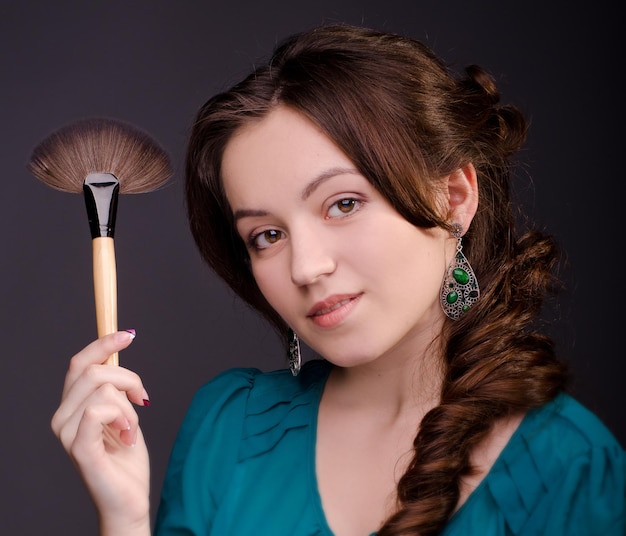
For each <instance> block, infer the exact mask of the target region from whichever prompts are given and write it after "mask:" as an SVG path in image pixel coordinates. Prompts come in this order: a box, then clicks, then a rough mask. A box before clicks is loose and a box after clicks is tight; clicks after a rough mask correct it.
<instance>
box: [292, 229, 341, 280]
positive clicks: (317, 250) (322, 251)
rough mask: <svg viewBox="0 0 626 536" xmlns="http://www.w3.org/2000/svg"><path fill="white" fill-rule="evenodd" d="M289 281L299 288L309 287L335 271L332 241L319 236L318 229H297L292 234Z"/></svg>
mask: <svg viewBox="0 0 626 536" xmlns="http://www.w3.org/2000/svg"><path fill="white" fill-rule="evenodd" d="M290 246H291V281H292V282H293V284H294V285H297V286H299V287H301V286H306V285H311V284H313V283H315V282H316V281H317V280H318V279H319V278H320V277H322V276H325V275H329V274H331V273H333V272H334V271H335V267H336V260H335V255H334V254H333V248H332V240H329V239H328V237H326V238H325V237H324V236H323V233H321V234H320V231H319V229H318V230H317V231H316V232H313V229H299V230H298V231H297V232H292V233H291V237H290Z"/></svg>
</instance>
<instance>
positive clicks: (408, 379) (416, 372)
mask: <svg viewBox="0 0 626 536" xmlns="http://www.w3.org/2000/svg"><path fill="white" fill-rule="evenodd" d="M432 341H433V338H429V339H428V342H427V343H424V342H423V343H421V344H420V343H416V342H415V341H405V342H404V343H403V344H402V345H399V346H398V347H397V348H394V349H393V350H392V351H390V352H388V353H387V354H385V355H383V356H380V357H379V358H377V359H376V360H375V361H372V362H369V363H366V364H363V365H358V366H354V367H336V368H335V369H333V371H332V372H331V375H330V378H329V380H328V385H327V391H328V393H327V394H328V396H332V398H333V399H334V401H335V402H337V403H338V404H341V406H340V407H344V408H346V409H352V410H374V411H375V412H376V413H379V414H381V416H383V415H384V416H386V418H390V419H393V418H395V417H397V416H399V415H401V414H404V413H406V412H410V413H411V414H412V415H415V414H416V413H418V414H421V415H423V414H424V413H426V412H427V411H428V410H429V409H431V408H433V407H434V406H436V405H437V404H438V403H439V399H440V392H441V385H442V381H443V374H444V370H443V366H442V360H441V351H440V344H439V343H438V342H437V341H435V342H432Z"/></svg>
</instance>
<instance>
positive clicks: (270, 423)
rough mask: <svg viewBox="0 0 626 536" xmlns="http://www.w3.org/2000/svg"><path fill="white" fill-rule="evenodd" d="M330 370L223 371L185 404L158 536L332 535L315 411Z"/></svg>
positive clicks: (312, 366) (313, 366) (322, 366)
mask: <svg viewBox="0 0 626 536" xmlns="http://www.w3.org/2000/svg"><path fill="white" fill-rule="evenodd" d="M329 372H330V365H329V364H328V363H327V362H325V361H321V360H320V361H317V360H316V361H310V362H307V363H306V364H305V365H304V367H303V369H302V371H301V373H300V375H299V376H298V377H296V378H294V377H293V376H292V375H291V373H290V372H289V371H276V372H271V373H262V372H261V371H259V370H257V369H234V370H229V371H226V372H225V373H223V374H221V375H219V376H217V377H216V378H215V379H214V380H212V381H210V382H209V383H207V384H206V385H205V386H203V387H202V388H201V389H200V390H199V391H198V393H197V394H196V396H195V397H194V400H193V401H192V404H191V406H190V409H189V411H188V414H187V416H186V417H185V420H184V422H183V425H182V427H181V430H180V432H179V435H178V437H177V440H176V443H175V445H174V449H173V450H172V454H171V458H170V463H169V466H168V471H167V474H166V478H165V484H164V487H163V491H162V494H161V504H160V506H159V511H158V513H157V522H156V527H155V534H157V535H168V536H170V535H178V534H181V535H182V534H186V535H192V534H193V535H200V534H202V535H215V536H217V535H219V536H228V535H244V534H255V535H263V534H268V535H269V534H271V535H272V536H280V535H283V534H284V535H285V536H296V535H297V536H300V535H302V536H332V532H331V531H330V528H329V527H328V525H327V523H326V520H325V517H324V514H323V511H322V508H321V501H320V498H319V494H318V491H317V481H316V478H315V468H314V460H315V452H314V449H315V434H316V429H317V408H318V406H319V400H320V397H321V392H322V390H323V387H324V384H325V382H326V378H327V377H328V373H329Z"/></svg>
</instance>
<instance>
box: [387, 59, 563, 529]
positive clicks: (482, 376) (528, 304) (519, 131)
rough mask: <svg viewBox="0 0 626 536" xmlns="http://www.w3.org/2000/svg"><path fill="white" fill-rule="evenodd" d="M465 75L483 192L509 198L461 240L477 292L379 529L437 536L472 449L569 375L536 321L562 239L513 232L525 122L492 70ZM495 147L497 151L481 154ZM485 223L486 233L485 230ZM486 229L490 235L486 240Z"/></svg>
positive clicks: (468, 469) (454, 332) (451, 337)
mask: <svg viewBox="0 0 626 536" xmlns="http://www.w3.org/2000/svg"><path fill="white" fill-rule="evenodd" d="M467 72H468V75H469V79H466V80H463V81H461V82H460V83H459V86H460V87H461V88H462V90H463V91H465V92H466V94H467V93H470V94H471V95H474V96H477V97H476V98H478V99H482V102H483V104H485V103H488V108H489V113H484V114H483V123H482V125H481V124H479V123H477V124H473V125H471V127H472V130H473V131H474V132H475V133H478V132H482V134H481V135H480V136H478V137H476V138H474V137H473V136H472V138H473V139H474V140H475V141H474V144H475V146H476V147H479V148H480V150H482V151H483V156H482V158H481V157H477V158H474V159H473V161H475V162H477V164H478V165H477V169H478V173H479V180H480V181H481V182H480V187H481V194H480V195H481V199H483V198H486V197H493V198H497V199H505V200H506V201H507V203H504V204H502V205H501V206H499V207H498V206H493V205H494V203H485V204H488V205H491V206H489V209H490V210H491V212H492V213H491V214H489V215H485V214H484V212H483V213H481V211H480V208H479V212H478V213H477V215H476V217H475V220H474V222H473V223H472V227H471V228H470V231H468V233H467V234H466V237H465V239H464V240H465V243H464V251H465V252H467V255H468V257H469V258H470V262H471V263H472V266H473V267H474V270H475V272H476V274H477V277H478V280H479V284H480V285H481V297H480V300H479V301H478V302H477V303H476V304H475V305H474V306H473V308H472V310H471V311H470V312H469V313H467V314H466V315H465V316H463V317H461V319H459V320H458V321H456V322H450V323H449V324H448V325H447V326H446V332H445V333H444V336H445V338H444V340H445V341H446V343H445V349H444V363H445V377H444V381H443V385H442V389H441V399H440V403H439V405H438V406H437V407H435V408H433V409H432V410H431V411H429V412H428V413H427V414H426V415H425V417H424V418H423V420H422V422H421V425H420V429H419V433H418V434H417V436H416V437H415V440H414V442H413V448H414V451H413V459H412V461H411V463H410V464H409V467H408V469H407V471H406V472H405V474H404V475H403V476H402V478H401V479H400V481H399V483H398V488H397V495H398V505H399V506H398V511H397V512H396V513H395V514H394V515H393V516H391V517H390V518H389V519H388V520H387V521H386V523H385V524H384V526H383V527H382V528H381V530H380V531H379V532H378V535H379V536H390V535H394V536H400V535H409V534H411V535H415V534H419V535H420V536H428V535H434V534H438V533H439V532H440V531H441V530H442V529H443V527H444V526H445V524H446V523H447V521H448V520H449V518H450V516H451V515H452V512H453V511H454V509H455V508H456V506H457V504H458V501H459V496H460V484H461V478H462V477H464V476H468V475H471V474H472V471H473V468H472V466H471V462H470V456H471V453H472V451H473V449H474V448H475V447H476V445H478V444H479V443H480V442H481V440H483V439H484V438H485V437H486V435H487V434H488V433H489V432H490V430H491V427H492V425H493V424H494V422H495V421H496V420H497V419H500V418H504V417H507V416H509V415H512V414H514V413H519V412H525V411H528V410H529V409H531V408H534V407H538V406H541V405H542V404H545V403H546V402H548V401H549V400H551V399H552V398H553V397H554V396H556V394H557V393H558V392H559V391H560V390H561V389H562V388H563V386H564V383H565V378H566V371H565V367H564V365H563V364H562V363H560V362H559V361H557V359H556V357H555V351H554V345H553V342H552V341H551V339H550V338H549V337H547V336H546V335H543V334H542V333H541V332H539V331H538V326H536V322H537V318H538V316H539V314H540V312H541V308H542V305H543V303H544V301H545V298H546V297H549V296H553V295H555V294H556V292H557V291H558V290H559V288H560V285H559V282H558V279H557V278H556V277H555V275H554V272H555V268H556V265H557V263H558V258H559V255H558V253H559V252H558V248H557V245H556V243H555V241H554V240H553V239H552V238H551V237H549V236H547V235H544V234H542V233H540V232H537V231H532V232H529V233H527V234H525V235H523V236H522V237H520V238H519V239H518V240H515V239H514V236H513V231H512V229H513V216H512V212H511V209H510V206H509V204H508V199H509V193H508V158H509V156H510V155H511V154H513V153H514V152H515V151H516V150H517V149H519V146H520V144H521V143H522V142H523V140H524V137H525V133H526V125H525V122H524V121H523V118H522V116H521V114H520V113H519V112H518V111H517V110H516V109H515V108H513V107H508V106H507V107H497V106H495V105H496V104H497V102H498V98H499V97H498V95H497V92H496V91H495V85H493V82H492V80H491V78H490V77H488V76H487V75H485V73H484V72H482V71H481V70H480V69H479V68H478V67H476V66H472V67H470V68H468V70H467ZM480 88H483V89H484V91H482V95H480V94H481V89H480ZM467 100H468V99H466V101H467ZM465 113H467V112H465ZM468 137H469V136H468ZM490 147H495V148H496V149H497V154H484V152H485V148H490ZM490 150H491V151H492V152H495V150H494V149H490ZM488 225H489V226H490V229H489V233H487V232H485V231H484V227H485V226H488ZM485 236H487V237H489V239H485V243H484V244H482V243H480V242H479V239H480V238H481V237H485Z"/></svg>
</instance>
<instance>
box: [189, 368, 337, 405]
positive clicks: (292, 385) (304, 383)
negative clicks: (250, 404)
mask: <svg viewBox="0 0 626 536" xmlns="http://www.w3.org/2000/svg"><path fill="white" fill-rule="evenodd" d="M330 367H331V365H330V364H329V363H327V362H326V361H323V360H313V361H309V362H307V363H305V364H304V366H303V367H302V371H301V373H300V375H298V376H297V377H294V376H293V375H292V374H291V372H290V371H289V370H286V369H280V370H275V371H271V372H262V371H261V370H259V369H256V368H233V369H228V370H226V371H224V372H222V373H220V374H218V375H217V376H215V377H214V378H213V379H211V380H210V381H208V382H207V383H205V384H204V385H203V386H202V387H200V388H199V389H198V391H197V392H196V394H195V395H194V398H193V400H192V402H191V406H190V411H200V412H202V411H204V410H206V409H208V408H207V406H210V407H211V408H214V407H215V406H216V404H222V405H223V406H224V407H228V406H230V405H232V403H234V402H235V401H236V400H238V399H241V398H245V399H246V400H247V401H250V400H252V401H258V400H262V399H266V398H270V399H273V400H275V401H278V400H281V399H285V400H290V399H291V398H292V397H293V396H295V395H296V394H297V393H299V392H303V391H307V390H309V389H310V388H311V387H312V386H314V385H316V384H318V383H319V382H320V381H324V380H325V378H326V376H327V375H328V372H329V371H330Z"/></svg>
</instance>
